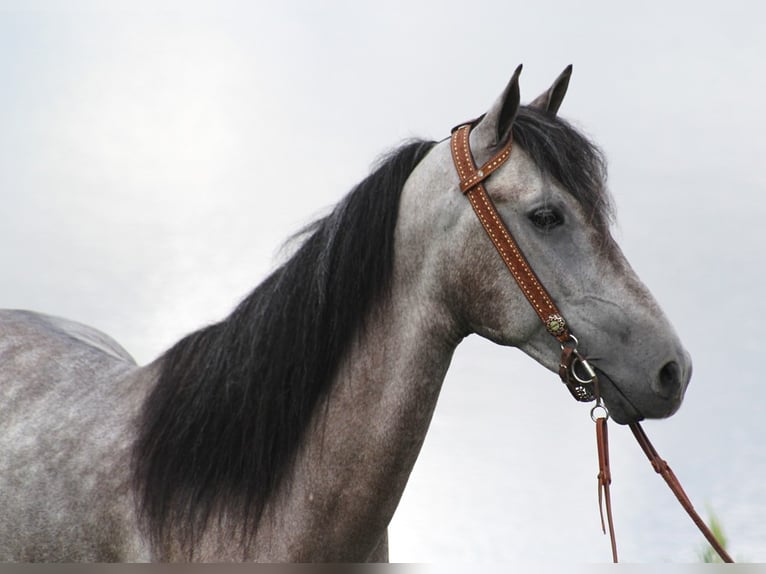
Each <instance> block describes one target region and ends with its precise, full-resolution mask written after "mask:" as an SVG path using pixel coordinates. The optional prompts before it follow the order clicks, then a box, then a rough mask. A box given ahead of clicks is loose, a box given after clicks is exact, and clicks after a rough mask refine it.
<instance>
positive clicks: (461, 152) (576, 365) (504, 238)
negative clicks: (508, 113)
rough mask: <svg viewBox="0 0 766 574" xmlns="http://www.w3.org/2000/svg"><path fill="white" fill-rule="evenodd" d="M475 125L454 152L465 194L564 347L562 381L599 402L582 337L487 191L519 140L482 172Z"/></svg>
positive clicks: (461, 133)
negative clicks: (572, 329) (473, 150)
mask: <svg viewBox="0 0 766 574" xmlns="http://www.w3.org/2000/svg"><path fill="white" fill-rule="evenodd" d="M474 123H475V122H470V123H467V124H463V125H461V126H458V127H456V128H455V129H454V130H452V138H451V141H450V147H451V149H452V159H453V161H454V162H455V168H456V169H457V173H458V177H460V191H462V192H463V194H464V195H465V196H466V197H467V198H468V200H469V201H470V202H471V205H472V206H473V210H474V211H475V212H476V215H477V216H478V218H479V221H480V222H481V224H482V226H483V227H484V230H485V231H486V232H487V235H488V236H489V238H490V239H491V240H492V243H493V244H494V246H495V249H497V252H498V253H499V254H500V257H501V258H502V260H503V262H505V265H506V267H508V270H509V271H510V272H511V275H512V276H513V278H514V279H515V280H516V283H517V284H518V286H519V288H521V291H522V293H524V296H525V297H526V298H527V301H529V303H530V305H532V308H533V309H534V310H535V312H536V313H537V315H538V317H540V320H541V321H542V322H543V325H545V329H546V330H547V331H548V333H550V334H551V335H552V336H553V337H555V338H556V339H557V340H558V341H559V343H560V344H561V360H560V361H559V377H561V380H562V381H563V382H564V383H565V384H566V386H567V388H568V389H569V391H570V392H571V393H572V396H573V397H574V398H575V399H576V400H578V401H583V402H590V401H593V400H598V396H597V384H596V382H595V381H596V373H595V371H594V370H593V369H592V368H591V366H590V365H589V364H588V362H587V361H586V360H585V358H584V357H583V356H582V355H580V353H579V352H578V350H577V338H576V337H575V336H574V335H573V334H572V333H571V332H570V330H569V327H568V325H567V322H566V320H565V319H564V316H563V315H562V313H561V311H559V309H558V307H556V304H555V303H554V302H553V298H552V297H551V296H550V294H549V293H548V291H547V290H546V289H545V287H544V286H543V284H542V283H541V282H540V279H538V277H537V275H536V274H535V272H534V271H533V270H532V267H531V266H530V264H529V262H528V261H527V258H526V257H524V253H522V251H521V249H520V248H519V245H518V244H517V243H516V240H515V239H514V237H513V234H512V233H511V231H510V230H509V229H508V227H507V226H506V225H505V223H503V220H502V218H501V217H500V214H499V213H498V211H497V208H496V207H495V204H494V203H493V202H492V199H491V198H490V197H489V194H488V193H487V190H486V189H485V188H484V184H483V182H484V180H486V179H487V178H488V177H489V176H490V175H492V173H494V172H495V171H496V170H497V169H498V168H499V167H500V166H502V165H503V164H504V163H505V162H506V160H507V159H508V158H509V157H510V155H511V147H512V145H513V139H512V138H510V137H509V138H508V142H507V143H506V144H505V145H504V146H503V147H502V148H501V149H500V150H499V151H498V152H497V153H496V154H495V155H494V156H493V157H491V158H490V159H489V160H488V161H487V162H486V163H484V165H482V166H481V167H477V166H476V163H475V161H474V159H473V154H472V153H471V144H470V136H471V128H472V127H473V124H474Z"/></svg>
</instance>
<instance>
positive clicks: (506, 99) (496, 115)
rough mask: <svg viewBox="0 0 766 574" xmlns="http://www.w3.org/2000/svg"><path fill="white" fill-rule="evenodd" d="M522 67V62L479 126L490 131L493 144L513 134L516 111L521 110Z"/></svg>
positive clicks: (485, 130)
mask: <svg viewBox="0 0 766 574" xmlns="http://www.w3.org/2000/svg"><path fill="white" fill-rule="evenodd" d="M521 67H522V66H521V64H519V67H518V68H516V71H515V72H513V76H511V80H510V81H509V82H508V85H507V86H506V87H505V90H503V93H502V95H501V96H500V97H499V98H498V99H497V100H496V101H495V103H494V104H493V105H492V107H491V108H490V109H489V111H488V112H487V113H486V114H485V115H484V118H483V119H482V120H481V122H480V123H479V125H478V126H477V129H478V130H479V131H481V132H489V134H488V135H489V141H490V143H491V144H492V145H500V144H503V143H505V142H506V141H508V138H509V137H510V135H511V127H512V126H513V120H514V118H515V117H516V112H518V111H519V104H520V96H519V74H521Z"/></svg>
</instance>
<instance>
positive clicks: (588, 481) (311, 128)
mask: <svg viewBox="0 0 766 574" xmlns="http://www.w3.org/2000/svg"><path fill="white" fill-rule="evenodd" d="M763 6H764V5H763V4H762V3H758V2H755V1H752V2H742V1H726V2H715V3H713V2H643V3H640V4H639V3H630V4H629V3H624V2H609V1H584V2H571V1H564V0H561V1H558V2H553V1H549V2H545V1H538V2H524V3H519V2H509V1H495V2H493V1H488V0H486V1H482V0H475V1H473V2H464V1H463V2H457V1H453V0H439V1H438V2H415V1H413V0H409V1H403V0H393V1H392V0H389V1H387V2H376V3H371V2H363V1H355V2H354V1H350V0H348V1H328V2H320V1H310V0H303V1H296V2H268V3H267V2H258V1H255V2H244V1H241V2H238V1H234V0H227V1H217V2H209V3H204V2H168V1H154V2H148V1H135V0H134V1H131V2H107V1H100V2H95V1H93V2H83V1H78V0H73V1H69V2H63V1H62V2H43V1H35V0H30V1H25V2H23V3H21V2H8V1H2V0H0V78H2V81H0V197H1V198H2V209H0V265H2V268H3V271H2V278H3V279H2V281H1V282H0V306H3V307H12V308H14V307H15V308H30V309H36V310H39V311H45V312H48V313H53V314H57V315H64V316H67V317H71V318H74V319H78V320H80V321H83V322H85V323H89V324H91V325H94V326H96V327H98V328H100V329H102V330H104V331H106V332H107V333H109V334H110V335H112V336H114V337H115V338H116V339H117V340H118V341H120V342H121V343H122V344H123V345H124V346H125V347H126V348H127V349H128V350H129V351H130V352H131V353H132V354H133V355H134V356H135V357H136V358H137V359H138V360H139V361H140V362H147V361H149V360H151V359H153V358H154V357H156V356H157V355H158V354H159V353H160V352H162V351H163V350H164V349H165V348H167V347H168V346H169V345H170V344H171V343H172V342H174V341H175V340H177V339H178V338H179V337H180V336H182V335H183V334H185V333H187V332H189V331H190V330H192V329H195V328H197V327H199V326H201V325H203V324H205V323H206V322H210V321H213V320H217V319H219V318H221V317H222V316H224V315H225V314H226V313H227V312H228V311H229V310H230V309H231V307H232V306H233V305H234V304H235V303H236V302H237V301H238V300H239V299H240V298H241V297H242V296H243V295H245V294H246V293H247V292H248V291H249V290H250V289H252V287H253V286H254V285H255V284H256V283H257V282H258V281H259V280H261V279H262V278H263V277H264V276H265V274H266V273H267V272H268V271H269V270H270V269H272V268H273V266H274V265H275V264H276V263H277V262H278V258H279V249H280V246H281V243H282V241H283V240H284V239H286V238H287V237H288V236H289V235H290V234H291V233H293V232H295V231H296V230H298V229H299V228H300V227H301V226H302V225H304V224H305V223H307V222H309V221H311V220H312V219H313V218H315V217H316V216H317V215H320V214H321V213H323V212H324V210H326V209H327V208H328V207H329V206H331V205H332V204H334V203H335V202H336V201H338V200H339V199H340V198H341V197H342V195H343V194H344V193H345V192H346V191H347V190H348V189H349V188H350V187H351V186H352V185H353V184H354V183H355V182H357V181H358V180H359V179H361V178H362V177H363V176H364V175H365V174H366V173H367V172H368V170H369V167H370V165H371V163H372V162H373V161H374V160H375V158H376V157H377V156H379V155H380V154H381V153H383V152H385V151H386V150H388V149H390V148H391V147H393V146H395V145H396V144H397V143H399V142H400V141H401V140H403V139H405V138H408V137H411V136H420V137H426V138H433V139H441V138H443V137H445V136H446V135H447V134H448V133H449V129H450V128H451V127H452V126H453V125H455V124H457V123H459V122H460V121H462V120H465V119H468V118H472V117H475V116H477V115H478V114H480V113H482V112H483V111H485V110H486V108H487V106H488V105H489V104H490V103H491V102H492V101H493V100H494V99H495V98H496V96H497V95H498V94H499V93H500V91H501V90H502V89H503V87H504V86H505V84H506V82H507V80H508V78H509V76H510V74H511V72H512V71H513V69H514V68H515V67H516V66H517V65H518V64H519V63H523V64H524V71H523V74H522V78H521V87H522V98H523V99H524V100H527V101H528V100H531V99H532V98H534V97H535V96H536V95H537V94H538V93H539V92H541V91H542V90H544V89H545V88H547V86H548V85H549V84H550V82H551V81H552V80H553V79H554V78H555V77H556V76H557V75H558V73H559V72H560V71H561V70H562V69H563V68H564V67H565V66H566V65H567V64H570V63H571V64H573V65H574V73H573V77H572V81H571V84H570V88H569V94H568V96H567V98H566V100H565V102H564V104H563V106H562V108H561V111H560V113H561V115H563V116H564V117H566V118H568V119H570V120H572V121H573V122H574V123H575V124H576V125H577V126H579V127H580V128H581V129H583V130H584V131H585V132H586V133H587V134H589V135H590V136H591V137H593V139H594V140H595V141H597V142H598V143H599V144H600V145H601V147H602V148H603V149H604V151H605V153H606V155H607V157H608V159H609V167H610V180H609V181H610V188H611V189H612V192H613V194H614V196H615V202H616V204H617V209H618V225H617V228H616V231H615V233H616V236H617V238H618V240H619V241H620V243H621V245H622V246H623V248H624V250H625V252H626V254H627V255H628V257H629V259H630V260H631V262H632V263H633V265H634V267H635V268H636V269H637V271H638V272H639V274H640V275H641V277H642V278H643V279H644V280H645V281H646V283H647V284H648V285H649V287H650V288H651V290H652V291H653V292H654V294H655V295H656V297H657V299H658V300H659V301H660V303H661V304H662V305H663V307H664V308H665V310H666V312H667V314H668V315H669V316H670V318H671V320H672V321H673V323H674V324H675V326H676V328H677V330H678V331H679V333H680V335H681V338H682V339H683V340H684V342H685V344H686V346H687V348H688V349H689V350H690V351H691V353H692V355H693V358H694V363H695V375H694V378H693V381H692V385H691V387H690V389H689V392H688V394H687V400H686V404H685V405H684V407H683V408H682V409H681V411H680V412H679V413H678V414H677V415H676V416H674V417H673V418H672V419H670V420H667V421H662V422H656V423H651V424H649V425H647V429H648V430H649V432H650V433H651V434H652V436H654V437H656V443H657V446H658V448H659V449H660V451H661V453H662V454H663V455H664V456H666V457H667V458H668V459H669V461H670V462H671V464H672V466H673V467H674V469H675V470H676V472H677V474H678V475H679V476H680V478H681V479H682V481H683V482H684V483H685V484H686V485H687V489H688V490H689V492H690V494H691V495H692V498H694V500H695V501H696V503H697V504H698V506H700V507H701V508H702V509H704V508H705V505H706V504H709V505H710V506H712V507H713V508H714V509H715V511H716V512H717V513H718V514H719V516H720V517H721V519H722V521H723V523H724V527H725V528H727V532H728V533H729V537H730V539H731V544H732V549H733V551H734V553H735V555H739V556H740V557H742V558H747V559H751V560H761V561H763V560H766V524H765V523H764V521H763V519H762V517H763V516H764V514H765V512H764V511H766V502H764V501H766V487H764V485H763V481H762V476H763V475H764V471H766V452H765V450H764V448H763V442H762V439H763V437H764V431H766V424H765V423H764V420H763V415H762V405H763V401H764V398H766V391H764V383H763V380H762V369H761V367H760V364H759V363H760V361H761V358H762V356H763V350H762V346H763V345H762V341H761V339H762V335H763V326H762V324H763V313H764V309H763V307H764V304H763V296H762V285H763V279H764V273H763V262H764V256H763V253H762V247H761V246H762V241H763V239H762V236H763V232H764V223H763V222H764V216H766V200H765V199H764V191H765V190H764V187H765V185H764V184H765V183H766V176H765V175H764V172H763V169H762V164H763V158H764V157H766V143H765V142H764V136H763V133H764V120H763V113H762V110H761V107H762V105H763V104H762V100H763V97H762V95H763V93H764V91H765V90H766V80H765V79H764V78H765V77H766V75H765V74H764V64H763V62H764V55H766V40H764V34H763V21H764V12H766V10H764V8H763ZM530 428H531V429H533V432H530ZM627 434H629V433H627V431H625V430H624V429H616V428H615V429H614V430H613V431H612V437H611V438H612V442H613V474H614V475H615V486H614V493H613V497H614V498H615V513H616V516H615V520H616V522H617V531H618V535H619V543H620V548H621V554H622V555H623V556H624V557H625V558H626V559H627V560H629V561H634V562H643V561H660V560H693V559H694V558H695V555H696V550H697V547H698V545H699V537H698V536H697V535H696V534H695V533H694V531H693V529H692V527H691V526H689V525H687V523H689V521H688V519H687V518H685V517H684V516H683V515H682V514H681V512H682V511H681V510H680V508H675V507H674V506H673V504H674V501H673V499H672V496H671V495H670V494H668V493H665V492H664V490H663V485H662V484H660V481H659V479H658V478H657V477H656V476H655V475H654V473H653V472H652V471H651V469H650V468H649V467H648V465H646V464H645V462H644V461H643V460H642V458H641V456H642V455H641V453H640V452H639V451H638V449H637V447H635V445H633V444H631V443H630V441H629V440H628V437H627V436H626V435H627ZM591 435H592V423H590V421H589V419H588V416H587V409H585V410H583V408H581V406H578V405H575V404H573V403H572V401H571V399H570V398H569V395H568V393H566V392H565V391H564V390H563V389H562V388H561V387H560V385H557V383H556V381H555V377H553V376H552V375H551V374H550V373H548V372H546V371H544V370H543V369H541V368H540V367H538V366H537V365H536V364H534V363H533V362H532V361H531V360H530V359H528V358H526V357H524V356H523V355H521V354H520V353H518V352H515V351H510V350H508V349H500V348H498V347H495V346H493V345H491V344H489V343H487V342H484V341H479V340H474V339H469V340H468V341H467V342H466V343H464V345H463V346H461V348H460V349H459V351H458V353H457V356H456V358H455V361H454V363H453V367H452V369H451V371H450V374H449V375H448V378H447V381H446V382H445V387H444V392H443V395H442V397H441V399H440V404H439V405H438V407H437V412H436V416H435V419H434V424H433V426H432V429H431V432H430V434H429V437H428V439H427V442H426V445H425V447H424V450H423V454H422V456H421V459H420V460H419V462H418V464H417V466H416V468H415V472H414V473H413V477H412V480H411V483H410V485H409V487H408V489H407V491H406V492H405V496H404V499H403V502H402V505H401V507H400V509H399V511H398V513H397V515H396V516H395V518H394V522H393V525H392V534H391V540H392V550H391V553H392V559H395V560H407V561H445V562H448V561H450V562H451V561H455V560H467V561H477V560H479V561H495V562H497V561H511V562H532V561H558V560H568V559H571V560H574V561H578V562H593V561H607V560H608V559H609V550H608V542H607V541H606V540H605V539H604V538H603V537H602V536H601V535H600V532H599V531H598V514H597V510H596V499H595V492H596V486H595V473H596V466H595V465H596V461H595V453H594V450H593V445H592V442H593V441H592V436H591Z"/></svg>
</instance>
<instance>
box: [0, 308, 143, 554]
mask: <svg viewBox="0 0 766 574" xmlns="http://www.w3.org/2000/svg"><path fill="white" fill-rule="evenodd" d="M0 364H2V373H3V374H2V383H1V384H0V388H2V394H3V407H2V417H0V452H2V453H3V455H2V457H0V508H2V512H0V556H2V558H3V559H4V560H10V559H13V560H23V561H51V560H53V561H71V560H99V561H103V560H138V559H140V558H141V557H145V556H147V554H146V549H145V548H142V546H143V545H142V542H141V539H140V537H139V536H138V535H137V533H138V529H137V528H136V518H135V511H134V506H135V505H134V503H133V500H132V497H131V491H130V472H129V468H130V447H131V443H132V439H131V437H132V436H133V435H134V432H133V431H132V428H131V426H132V424H133V420H134V419H135V416H136V411H137V409H138V407H139V406H140V404H141V398H142V396H143V394H145V388H144V385H145V383H146V381H145V380H144V379H145V377H144V378H142V377H141V376H140V374H141V372H142V370H141V369H138V368H137V367H136V364H135V363H134V362H133V360H132V359H131V358H130V356H129V355H128V354H127V353H126V352H125V351H124V350H123V349H122V348H121V347H120V346H119V345H118V344H117V343H115V342H114V341H112V340H111V339H109V338H108V337H107V336H106V335H103V334H101V333H99V332H98V331H96V330H95V329H91V328H89V327H86V326H84V325H80V324H77V323H74V322H70V321H65V320H62V319H59V318H54V317H48V316H44V315H38V314H35V313H29V312H21V311H2V312H0Z"/></svg>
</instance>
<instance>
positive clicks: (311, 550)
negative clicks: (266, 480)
mask: <svg viewBox="0 0 766 574" xmlns="http://www.w3.org/2000/svg"><path fill="white" fill-rule="evenodd" d="M411 287H412V286H411V285H410V286H407V285H405V282H404V281H395V282H394V286H393V288H392V293H391V297H390V298H389V300H388V302H387V303H386V304H384V305H382V306H381V307H379V308H378V309H377V310H376V312H375V313H374V314H373V317H372V318H371V320H370V321H368V327H367V329H365V331H364V333H363V334H362V335H361V336H360V337H357V338H356V340H355V341H354V343H353V345H352V347H351V349H350V350H349V353H348V354H347V356H346V358H345V359H344V361H343V362H342V364H341V366H340V369H339V371H338V374H337V377H336V380H335V381H334V384H333V388H332V391H331V393H330V397H329V399H328V403H327V405H326V408H324V409H322V408H320V409H319V412H318V413H317V417H316V420H315V421H314V425H313V432H309V433H308V437H307V439H306V442H305V444H304V445H303V448H302V449H301V453H300V455H299V458H298V461H297V464H296V467H295V473H294V476H293V478H292V481H290V482H291V487H290V488H289V491H286V494H285V495H284V496H280V497H279V502H278V503H277V505H276V506H275V507H273V509H272V510H273V511H272V512H271V513H270V514H271V516H272V518H271V519H272V520H274V521H276V522H275V524H276V525H277V527H276V528H275V529H274V530H273V532H275V533H278V534H277V537H276V539H274V540H271V541H270V544H269V547H270V551H269V552H270V553H273V557H274V558H277V557H280V558H283V557H284V556H285V555H289V556H290V558H291V559H298V560H308V559H311V560H316V559H317V558H322V559H326V560H355V561H363V560H366V559H368V558H369V557H370V554H371V552H372V551H373V550H375V548H376V547H377V546H378V544H379V542H380V541H381V537H383V536H384V534H385V529H386V527H387V525H388V522H389V521H390V519H391V517H392V516H393V513H394V510H395V509H396V506H397V504H398V502H399V499H400V497H401V495H402V492H403V490H404V487H405V485H406V483H407V479H408V477H409V474H410V472H411V470H412V467H413V465H414V464H415V459H416V458H417V456H418V453H419V451H420V447H421V446H422V443H423V440H424V438H425V434H426V431H427V429H428V426H429V423H430V421H431V417H432V415H433V410H434V407H435V405H436V400H437V397H438V394H439V391H440V389H441V384H442V381H443V380H444V376H445V374H446V371H447V367H448V366H449V362H450V359H451V357H452V353H453V352H454V349H455V347H456V345H457V343H458V341H459V336H454V335H453V333H455V330H454V329H452V328H450V324H449V321H448V316H447V315H446V314H445V313H443V312H442V311H441V310H440V309H438V308H436V306H434V305H430V304H428V302H425V301H422V300H418V298H417V297H415V296H413V295H412V293H413V292H417V289H412V288H411Z"/></svg>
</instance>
